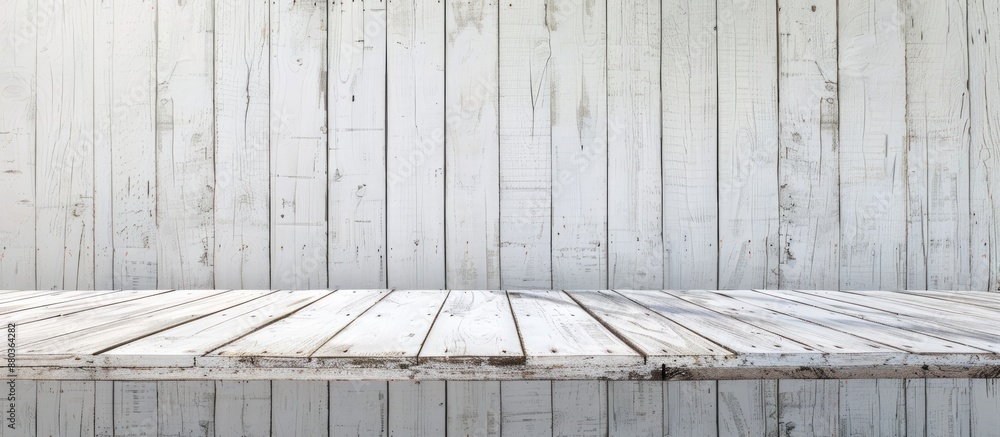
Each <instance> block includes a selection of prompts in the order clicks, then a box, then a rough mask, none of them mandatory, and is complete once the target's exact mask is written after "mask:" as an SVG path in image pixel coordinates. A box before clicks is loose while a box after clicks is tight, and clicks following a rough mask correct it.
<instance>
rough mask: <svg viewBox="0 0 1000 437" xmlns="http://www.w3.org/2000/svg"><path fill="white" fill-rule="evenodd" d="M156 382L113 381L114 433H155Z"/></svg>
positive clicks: (136, 436) (129, 434)
mask: <svg viewBox="0 0 1000 437" xmlns="http://www.w3.org/2000/svg"><path fill="white" fill-rule="evenodd" d="M156 387H157V383H156V382H150V381H115V383H114V435H115V436H128V437H139V436H153V435H157V432H158V430H157V427H156V426H157V414H158V411H157V406H156V399H157V394H156Z"/></svg>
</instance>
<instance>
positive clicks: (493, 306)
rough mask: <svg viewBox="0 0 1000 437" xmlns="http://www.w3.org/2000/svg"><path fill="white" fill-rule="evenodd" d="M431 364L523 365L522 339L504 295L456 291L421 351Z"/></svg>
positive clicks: (435, 321) (443, 309) (494, 292)
mask: <svg viewBox="0 0 1000 437" xmlns="http://www.w3.org/2000/svg"><path fill="white" fill-rule="evenodd" d="M420 357H421V358H422V359H428V360H436V359H437V360H443V361H462V360H470V361H473V362H477V361H482V360H484V359H485V360H494V361H495V362H505V361H506V362H523V361H524V353H523V352H522V351H521V337H520V335H519V334H518V331H517V325H516V324H515V322H514V315H513V313H512V312H511V308H510V301H509V300H508V299H507V295H506V294H505V293H504V292H502V291H477V290H469V291H462V290H455V291H452V292H450V293H448V298H447V300H445V302H444V305H443V306H442V307H441V312H440V313H439V314H438V315H437V317H436V318H435V320H434V325H433V327H431V329H430V332H428V333H427V338H426V339H424V340H423V344H422V345H421V347H420Z"/></svg>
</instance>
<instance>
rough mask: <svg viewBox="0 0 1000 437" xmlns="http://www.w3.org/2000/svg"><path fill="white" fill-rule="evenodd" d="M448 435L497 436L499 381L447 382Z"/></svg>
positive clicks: (498, 423) (498, 433)
mask: <svg viewBox="0 0 1000 437" xmlns="http://www.w3.org/2000/svg"><path fill="white" fill-rule="evenodd" d="M446 396H447V399H448V403H447V414H448V417H447V424H448V431H447V432H448V435H464V436H499V435H500V381H448V383H447V394H446Z"/></svg>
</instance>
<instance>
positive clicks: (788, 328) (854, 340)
mask: <svg viewBox="0 0 1000 437" xmlns="http://www.w3.org/2000/svg"><path fill="white" fill-rule="evenodd" d="M666 293H669V294H672V295H673V296H675V297H678V298H681V299H684V300H686V301H688V302H691V303H693V304H696V305H700V306H702V307H705V308H708V309H711V310H712V311H715V312H717V313H719V314H723V315H725V316H729V317H730V318H733V319H736V320H741V321H744V322H747V323H749V324H751V325H754V326H757V327H759V328H761V329H766V330H768V331H771V332H774V333H776V334H779V335H781V336H783V337H786V338H789V339H791V340H794V341H797V342H799V343H802V344H805V345H809V346H810V347H813V348H815V349H817V350H819V351H822V352H825V353H837V354H843V353H883V354H891V353H901V352H902V351H900V350H899V349H896V348H893V347H891V346H888V345H884V344H879V343H878V342H875V341H871V340H868V339H865V338H861V337H858V336H855V335H852V334H849V333H846V332H841V331H838V330H835V329H830V328H827V327H825V326H820V325H817V324H815V323H812V322H809V321H805V320H802V319H797V318H795V317H791V316H787V315H784V314H780V313H776V312H774V311H771V310H767V309H762V308H754V307H752V306H750V305H747V304H744V303H742V302H740V301H738V300H736V299H733V298H730V297H726V296H720V295H718V294H714V293H704V292H699V293H679V292H670V291H668V292H666Z"/></svg>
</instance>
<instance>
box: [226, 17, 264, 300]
mask: <svg viewBox="0 0 1000 437" xmlns="http://www.w3.org/2000/svg"><path fill="white" fill-rule="evenodd" d="M269 4H270V2H268V1H267V0H253V1H245V0H216V2H215V28H214V35H215V67H214V71H215V185H214V187H215V206H214V209H215V243H216V245H215V251H214V255H213V261H214V266H215V286H216V287H219V288H236V289H254V288H257V289H265V288H270V287H271V269H270V267H269V263H270V242H271V239H270V213H269V211H270V194H271V187H270V180H269V166H270V164H269V158H268V156H269V152H268V151H269V148H270V139H269V135H270V134H269V128H270V122H269V108H270V82H271V79H270V70H271V69H270V60H271V58H270V56H269V53H270V47H271V45H270V37H271V31H270V21H269V10H270V8H269Z"/></svg>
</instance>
